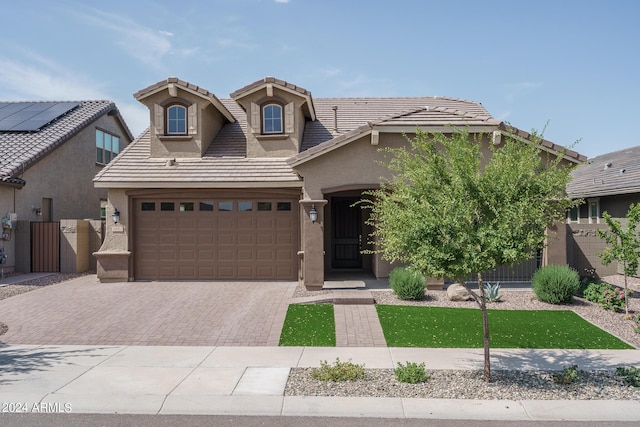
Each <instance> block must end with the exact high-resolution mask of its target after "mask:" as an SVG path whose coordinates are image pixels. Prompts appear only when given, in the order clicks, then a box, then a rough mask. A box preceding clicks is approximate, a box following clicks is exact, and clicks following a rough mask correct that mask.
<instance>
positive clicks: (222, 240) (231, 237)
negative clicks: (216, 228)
mask: <svg viewBox="0 0 640 427" xmlns="http://www.w3.org/2000/svg"><path fill="white" fill-rule="evenodd" d="M235 238H236V235H235V234H228V233H224V234H222V233H221V234H218V244H219V245H234V244H235V243H236V239H235Z"/></svg>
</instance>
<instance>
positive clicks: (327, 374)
mask: <svg viewBox="0 0 640 427" xmlns="http://www.w3.org/2000/svg"><path fill="white" fill-rule="evenodd" d="M311 376H312V377H313V378H315V379H317V380H320V381H336V382H337V381H349V380H357V379H361V378H364V365H358V364H355V363H352V362H351V360H349V361H347V362H341V361H340V359H339V358H336V361H335V363H334V364H333V365H331V364H329V363H327V361H326V360H322V361H320V367H319V368H314V369H312V370H311Z"/></svg>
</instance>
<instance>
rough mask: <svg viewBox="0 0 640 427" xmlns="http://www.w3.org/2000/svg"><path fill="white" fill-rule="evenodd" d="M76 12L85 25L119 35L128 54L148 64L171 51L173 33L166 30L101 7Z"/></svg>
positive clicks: (119, 41)
mask: <svg viewBox="0 0 640 427" xmlns="http://www.w3.org/2000/svg"><path fill="white" fill-rule="evenodd" d="M74 13H75V14H77V15H79V17H80V20H81V22H82V23H83V24H85V25H90V26H98V27H101V28H103V29H106V30H108V31H111V32H112V33H113V34H115V35H116V36H117V39H116V43H117V44H118V45H119V46H121V47H122V48H123V49H124V51H125V52H126V53H127V54H128V55H130V56H132V57H134V58H136V59H137V60H139V61H141V62H144V63H146V64H150V65H157V63H158V59H159V58H161V57H163V56H164V55H166V54H168V53H169V52H170V51H171V42H169V41H168V40H167V38H166V37H167V36H169V35H171V33H168V32H166V31H155V30H152V29H150V28H148V27H145V26H144V25H141V24H140V23H138V22H135V21H134V20H132V19H130V18H128V17H125V16H120V15H116V14H115V13H109V12H104V11H101V10H99V9H93V8H87V12H79V11H74Z"/></svg>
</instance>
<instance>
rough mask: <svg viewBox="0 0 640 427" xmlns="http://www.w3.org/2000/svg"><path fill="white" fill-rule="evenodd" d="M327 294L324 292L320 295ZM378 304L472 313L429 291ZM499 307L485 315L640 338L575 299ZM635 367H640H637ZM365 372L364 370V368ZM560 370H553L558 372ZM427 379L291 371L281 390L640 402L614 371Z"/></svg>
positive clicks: (636, 299)
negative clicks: (567, 321) (523, 313)
mask: <svg viewBox="0 0 640 427" xmlns="http://www.w3.org/2000/svg"><path fill="white" fill-rule="evenodd" d="M603 279H604V280H606V281H608V282H609V283H612V284H614V285H617V286H622V285H623V278H622V276H611V277H606V278H603ZM628 286H629V288H630V289H632V290H635V292H634V294H633V296H632V297H631V298H630V299H629V308H630V310H632V311H634V312H637V311H640V292H638V290H639V289H640V279H637V278H633V279H630V280H629V283H628ZM321 293H326V291H321ZM372 293H373V296H374V299H375V301H376V303H377V304H394V305H414V306H439V307H458V308H470V309H477V307H478V306H477V304H476V303H475V302H474V301H449V299H448V298H447V294H446V291H432V290H428V291H426V293H425V299H424V300H422V301H403V300H399V299H398V298H396V296H395V295H394V294H393V292H392V291H390V290H379V291H372ZM311 295H319V293H315V294H313V293H307V292H305V291H304V290H303V289H300V290H298V291H297V293H296V294H294V296H296V297H309V296H311ZM500 295H501V301H500V302H496V303H489V304H488V308H489V309H503V310H516V309H517V310H573V311H574V312H576V313H577V314H578V315H580V316H582V317H583V318H584V319H586V320H588V321H590V322H591V323H593V324H595V325H597V326H599V327H600V328H602V329H604V330H606V331H607V332H609V333H611V334H613V335H615V336H617V337H618V338H620V339H622V340H624V341H626V342H628V343H629V344H631V345H633V346H634V347H636V348H640V334H638V333H636V332H635V331H634V329H633V326H634V324H633V322H632V321H630V320H627V319H625V315H624V314H623V313H614V312H612V311H608V310H604V309H603V308H601V307H600V306H598V305H597V304H594V303H591V302H589V301H587V300H585V299H583V298H578V297H574V298H573V301H572V303H571V304H567V305H553V304H547V303H544V302H541V301H539V300H537V299H536V297H535V294H534V293H533V291H532V290H530V289H527V288H524V289H521V288H520V289H508V288H505V289H503V290H501V292H500ZM638 366H640V361H639V365H638ZM365 368H366V366H365ZM563 368H565V366H558V371H560V370H562V369H563ZM426 371H427V373H428V374H429V376H430V378H429V379H428V380H427V381H425V382H423V383H418V384H406V383H401V382H399V381H398V380H397V379H396V377H395V374H394V372H393V370H392V369H365V372H366V378H365V379H361V380H354V381H343V382H325V381H319V380H315V379H314V378H312V376H311V368H295V369H292V370H291V373H290V375H289V381H288V382H287V386H286V389H285V395H288V396H363V397H402V398H432V399H482V400H485V399H489V400H495V399H502V400H505V399H511V400H558V399H560V400H565V399H566V400H593V399H599V400H640V388H637V387H631V386H628V385H627V384H626V383H625V382H624V380H623V379H622V378H621V377H619V376H618V375H616V373H615V370H614V369H613V368H612V370H608V371H580V378H579V379H578V380H577V381H576V382H574V383H573V384H569V385H560V384H555V383H554V382H553V379H552V375H553V374H554V373H557V371H555V372H550V371H500V370H492V372H491V374H492V375H491V376H492V381H491V382H490V383H485V382H484V379H483V373H482V371H481V370H429V367H428V366H426Z"/></svg>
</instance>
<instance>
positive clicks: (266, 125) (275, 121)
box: [262, 104, 284, 134]
mask: <svg viewBox="0 0 640 427" xmlns="http://www.w3.org/2000/svg"><path fill="white" fill-rule="evenodd" d="M283 128H284V127H283V125H282V106H281V105H279V104H267V105H265V106H263V107H262V133H264V134H273V133H282V132H283Z"/></svg>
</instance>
